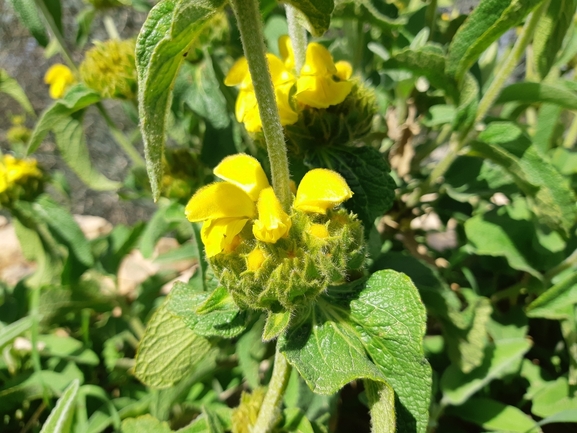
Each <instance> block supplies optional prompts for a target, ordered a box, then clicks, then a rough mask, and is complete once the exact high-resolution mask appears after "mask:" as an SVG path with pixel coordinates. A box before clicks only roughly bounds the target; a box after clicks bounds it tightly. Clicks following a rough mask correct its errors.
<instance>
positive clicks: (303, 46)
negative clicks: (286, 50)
mask: <svg viewBox="0 0 577 433" xmlns="http://www.w3.org/2000/svg"><path fill="white" fill-rule="evenodd" d="M285 10H286V19H287V22H288V31H289V36H290V39H291V43H292V46H293V52H294V55H295V70H296V73H297V75H299V74H300V72H301V69H302V67H303V65H304V64H305V60H306V53H307V31H306V29H305V28H304V27H303V26H301V24H300V22H299V20H298V16H297V15H298V13H299V11H298V10H297V9H296V8H294V7H293V6H291V5H289V4H287V5H285Z"/></svg>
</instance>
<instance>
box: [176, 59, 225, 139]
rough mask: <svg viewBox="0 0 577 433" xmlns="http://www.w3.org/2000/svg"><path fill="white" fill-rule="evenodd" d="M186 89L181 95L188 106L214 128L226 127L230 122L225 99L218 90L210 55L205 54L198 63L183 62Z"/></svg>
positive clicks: (218, 85) (218, 84) (218, 86)
mask: <svg viewBox="0 0 577 433" xmlns="http://www.w3.org/2000/svg"><path fill="white" fill-rule="evenodd" d="M182 70H183V72H184V71H186V75H185V76H186V78H187V81H189V83H187V84H188V85H187V89H186V92H185V94H184V96H183V99H184V102H185V103H186V105H188V107H189V108H190V109H191V110H192V111H194V112H195V113H196V114H198V115H199V116H201V117H204V118H205V119H206V120H208V121H209V122H210V123H211V124H212V126H213V127H215V128H216V129H223V128H226V127H227V126H228V125H229V124H230V123H231V122H230V115H229V114H228V110H227V104H226V99H225V97H224V96H223V94H222V92H221V91H220V83H219V82H218V80H217V78H216V75H215V73H214V68H213V66H212V59H211V58H210V56H205V57H204V61H203V62H202V63H201V64H199V65H191V64H190V63H185V64H184V65H183V67H182Z"/></svg>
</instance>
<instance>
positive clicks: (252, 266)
mask: <svg viewBox="0 0 577 433" xmlns="http://www.w3.org/2000/svg"><path fill="white" fill-rule="evenodd" d="M265 260H266V256H265V255H264V252H263V251H262V250H261V249H260V248H259V247H256V248H255V249H254V250H252V251H251V252H250V253H249V254H248V256H247V258H246V267H247V269H248V270H249V271H253V272H255V271H257V270H259V269H260V267H261V266H262V264H263V263H264V261H265Z"/></svg>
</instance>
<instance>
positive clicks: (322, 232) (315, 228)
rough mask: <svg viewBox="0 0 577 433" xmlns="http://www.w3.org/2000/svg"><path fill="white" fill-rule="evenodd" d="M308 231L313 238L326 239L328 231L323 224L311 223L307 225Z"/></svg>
mask: <svg viewBox="0 0 577 433" xmlns="http://www.w3.org/2000/svg"><path fill="white" fill-rule="evenodd" d="M309 233H310V234H311V235H313V236H314V237H315V238H320V239H326V238H328V237H329V231H328V229H327V228H326V226H325V225H324V224H312V225H311V226H310V227H309Z"/></svg>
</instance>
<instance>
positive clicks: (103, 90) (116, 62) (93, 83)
mask: <svg viewBox="0 0 577 433" xmlns="http://www.w3.org/2000/svg"><path fill="white" fill-rule="evenodd" d="M134 50H135V41H134V39H128V40H124V41H120V40H115V39H110V40H108V41H105V42H95V43H94V47H92V48H91V49H90V50H88V51H87V52H86V55H85V56H84V60H83V61H82V63H81V65H80V75H81V77H82V81H84V83H85V84H86V85H87V86H88V87H90V88H91V89H94V90H96V91H97V92H98V93H100V95H102V97H103V98H119V99H134V98H135V97H136V91H137V77H136V60H135V58H134Z"/></svg>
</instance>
